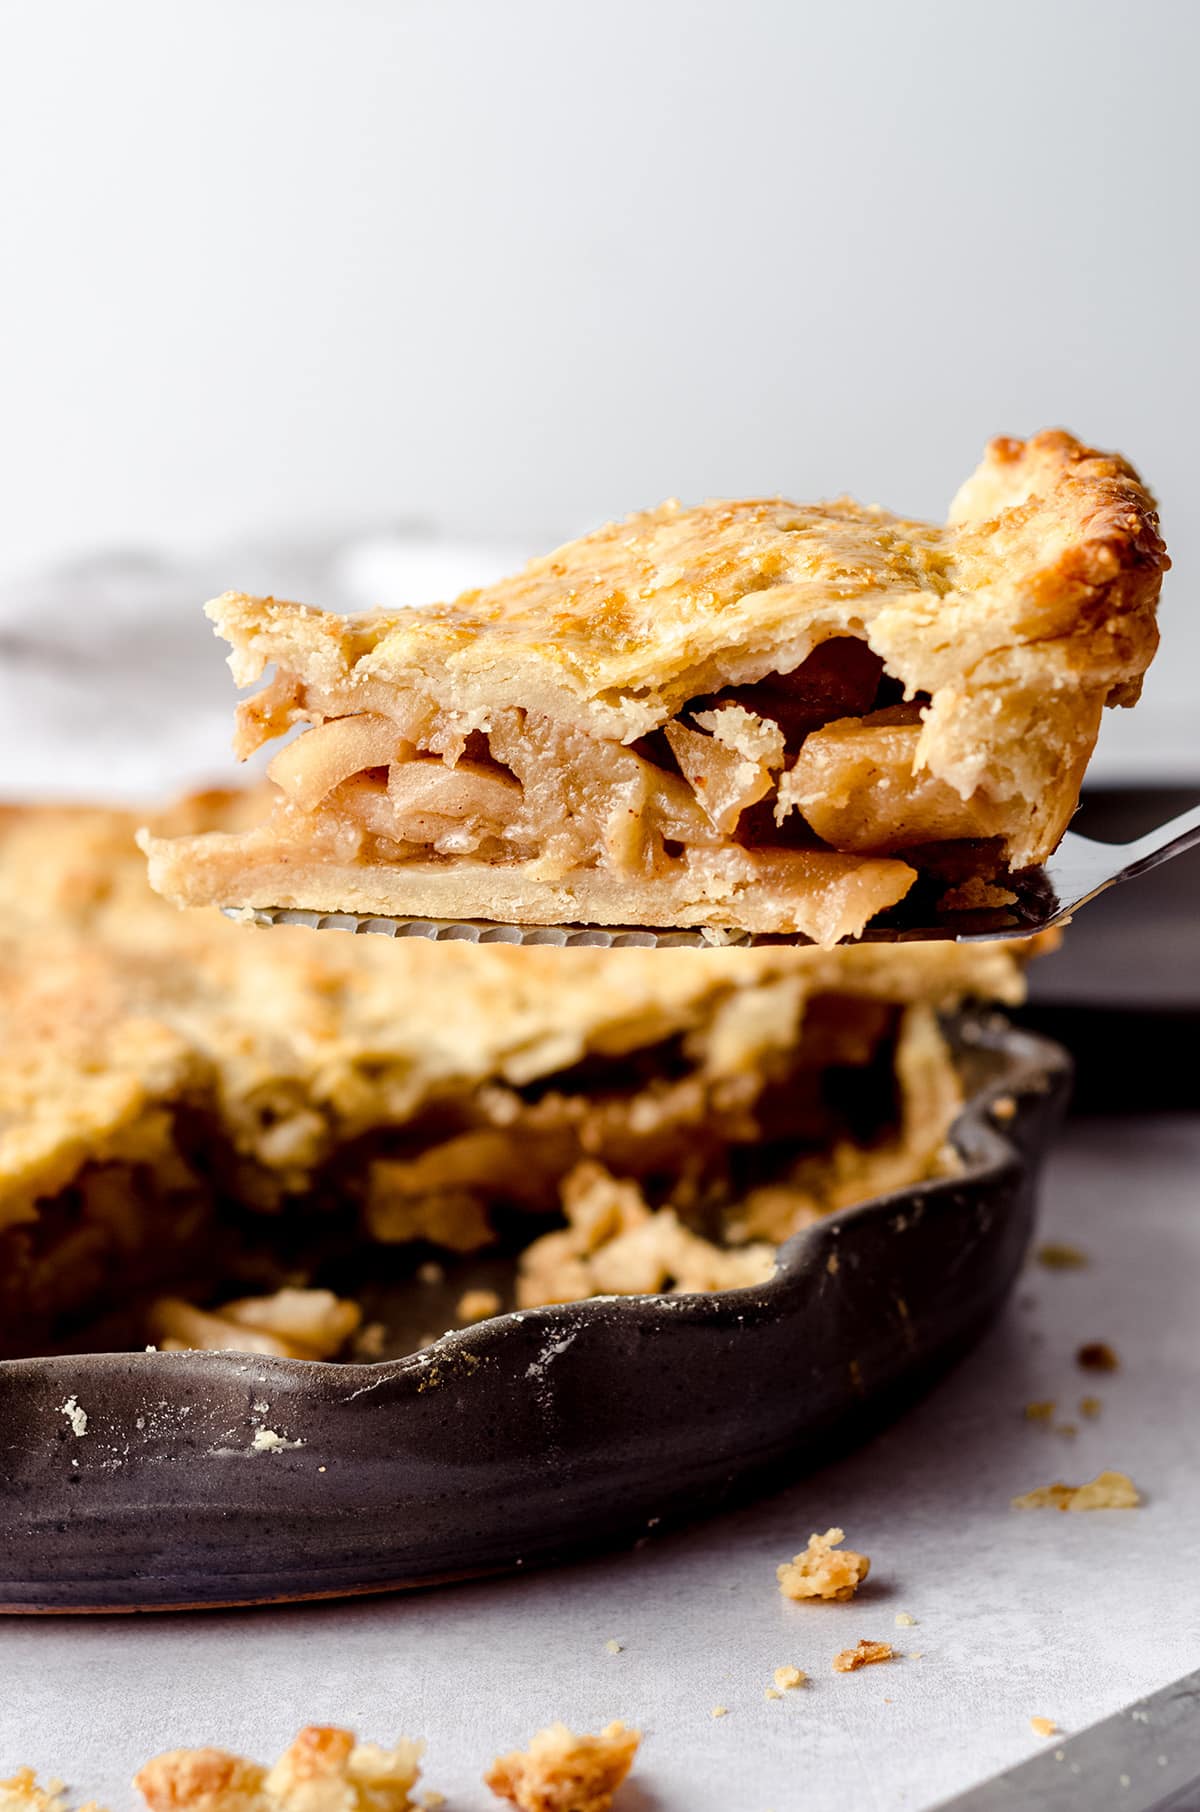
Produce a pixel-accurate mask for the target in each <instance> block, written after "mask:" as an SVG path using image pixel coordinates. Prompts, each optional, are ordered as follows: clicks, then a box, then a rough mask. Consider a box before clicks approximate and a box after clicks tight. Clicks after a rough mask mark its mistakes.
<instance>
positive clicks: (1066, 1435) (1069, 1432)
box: [1054, 1422, 1079, 1441]
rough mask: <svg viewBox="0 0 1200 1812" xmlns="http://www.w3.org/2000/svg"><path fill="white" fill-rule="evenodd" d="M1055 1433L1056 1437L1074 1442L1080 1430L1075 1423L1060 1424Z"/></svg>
mask: <svg viewBox="0 0 1200 1812" xmlns="http://www.w3.org/2000/svg"><path fill="white" fill-rule="evenodd" d="M1054 1432H1055V1434H1056V1435H1061V1436H1062V1438H1063V1440H1064V1441H1073V1440H1074V1439H1075V1437H1076V1435H1077V1434H1078V1433H1079V1428H1078V1426H1077V1424H1076V1423H1074V1422H1060V1423H1059V1424H1058V1426H1057V1427H1056V1428H1055V1430H1054Z"/></svg>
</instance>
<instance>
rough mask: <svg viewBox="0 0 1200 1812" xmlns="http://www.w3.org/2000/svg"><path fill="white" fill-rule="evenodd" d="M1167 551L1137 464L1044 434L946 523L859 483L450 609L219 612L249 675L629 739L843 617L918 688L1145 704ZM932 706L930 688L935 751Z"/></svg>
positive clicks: (994, 458) (649, 541)
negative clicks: (1142, 697)
mask: <svg viewBox="0 0 1200 1812" xmlns="http://www.w3.org/2000/svg"><path fill="white" fill-rule="evenodd" d="M1166 566H1167V560H1166V555H1165V550H1164V546H1163V542H1162V540H1161V538H1160V536H1159V534H1158V517H1157V514H1156V511H1155V506H1154V501H1153V499H1152V498H1151V496H1150V494H1149V492H1148V491H1147V490H1146V489H1145V487H1144V486H1143V485H1142V483H1141V482H1140V480H1139V478H1138V476H1137V473H1136V472H1135V471H1134V469H1133V467H1132V466H1130V465H1128V464H1127V463H1126V462H1125V461H1124V460H1123V459H1121V458H1119V457H1117V456H1116V455H1112V454H1106V453H1101V452H1099V451H1097V450H1096V449H1095V448H1091V447H1087V446H1084V445H1082V444H1081V443H1080V442H1079V441H1077V440H1075V439H1074V438H1073V437H1072V436H1071V435H1069V434H1067V433H1065V432H1063V431H1062V430H1050V431H1047V432H1044V433H1041V434H1037V435H1035V436H1033V438H1032V439H1030V440H1028V441H1020V440H1012V439H998V440H994V441H992V442H991V444H990V445H989V447H988V449H987V451H986V453H985V455H984V460H983V463H982V465H981V466H980V467H979V469H978V471H977V472H976V473H975V474H974V476H973V477H972V478H970V479H968V480H967V482H966V484H964V485H963V487H962V489H961V490H960V491H959V493H958V496H957V497H956V499H955V502H954V504H953V506H952V508H951V511H950V517H949V522H948V524H947V526H946V527H944V528H939V527H935V526H933V525H931V524H929V523H924V522H914V521H909V520H906V519H905V518H903V517H900V516H895V515H892V514H891V513H890V512H888V511H886V510H883V509H881V508H879V507H878V506H875V505H872V506H867V507H864V506H862V505H860V504H857V503H853V502H851V501H850V500H849V499H842V500H839V501H838V502H835V503H828V504H821V505H817V506H813V507H807V506H801V505H797V504H794V503H788V502H785V501H784V500H783V499H780V498H768V499H759V500H752V501H747V502H714V503H706V504H702V505H701V506H699V507H698V508H696V509H684V508H683V507H682V506H681V505H680V504H678V503H676V502H670V503H666V504H663V505H662V506H661V507H659V508H658V509H654V510H646V511H643V512H641V513H640V514H637V515H633V516H630V517H628V518H626V520H625V521H623V522H616V523H610V524H609V525H608V526H607V527H605V528H602V529H599V530H597V531H596V532H595V533H594V534H590V535H585V536H583V537H582V538H581V539H580V540H578V541H573V542H569V543H568V544H567V545H566V546H565V547H561V548H558V549H557V550H556V551H555V552H554V553H551V554H546V555H544V556H542V557H541V558H540V559H536V560H533V561H531V562H530V563H529V565H528V566H526V567H525V568H524V569H523V571H521V572H519V573H517V574H516V575H514V576H513V577H512V578H509V579H505V580H502V581H501V582H500V583H499V584H496V585H492V586H488V587H485V588H484V589H482V590H477V591H470V592H465V593H464V594H463V595H462V596H461V597H459V598H457V599H456V600H455V601H454V602H453V603H449V604H441V605H434V606H430V607H429V608H426V609H421V610H403V611H396V612H386V611H381V612H378V613H376V614H372V615H364V616H349V617H341V616H335V615H332V614H330V613H327V612H324V611H321V610H316V609H313V608H310V607H309V606H306V605H303V604H291V603H285V602H282V601H277V600H276V599H274V598H251V597H247V596H245V595H244V594H242V593H237V592H230V593H227V594H226V595H225V596H224V597H221V598H218V599H217V600H216V601H215V602H214V603H212V604H210V605H209V606H208V614H209V616H210V617H211V618H212V620H213V622H214V623H215V624H216V626H217V629H218V632H219V633H220V634H221V635H223V636H224V637H225V638H226V639H227V640H228V641H230V642H231V643H232V645H233V654H232V655H231V657H230V667H231V669H232V671H233V675H234V678H235V680H236V681H237V683H238V685H239V686H248V685H251V684H253V683H254V682H255V681H256V680H258V679H259V678H260V677H261V676H262V673H263V671H264V669H265V668H266V666H267V665H268V664H269V663H272V662H274V663H277V664H278V665H279V666H281V667H284V668H287V669H288V670H289V671H292V672H296V673H299V674H301V675H302V676H303V677H304V678H305V679H306V680H309V681H311V682H313V683H315V684H318V685H325V686H333V685H344V684H345V683H347V682H350V683H351V684H353V683H356V682H357V683H359V684H361V685H363V686H366V685H367V684H368V683H369V682H370V681H371V680H372V679H383V680H385V681H387V682H388V683H390V684H394V685H399V686H405V687H415V688H417V689H420V690H422V691H427V692H429V693H430V694H432V696H433V697H434V698H435V699H436V700H437V701H438V703H439V704H442V705H445V706H451V707H455V708H458V709H464V710H468V711H469V710H473V709H474V710H480V711H483V712H488V711H490V710H493V709H495V708H497V707H499V706H502V705H508V704H511V705H517V706H520V707H522V708H524V709H539V710H544V711H545V712H546V713H547V714H548V715H550V716H553V717H559V718H565V719H568V720H570V721H571V722H573V723H574V724H576V725H577V726H578V727H580V728H582V729H589V730H591V731H593V732H594V733H596V734H598V735H601V736H605V737H610V738H615V739H617V740H619V741H622V742H629V741H632V740H633V739H634V738H636V737H639V736H644V735H646V734H647V733H648V732H649V731H651V730H654V729H656V728H658V727H659V726H660V725H662V724H663V723H665V722H666V720H667V719H668V718H669V717H671V716H673V715H674V713H675V712H676V711H678V710H679V708H680V707H681V706H682V705H684V704H686V703H687V701H688V700H689V699H692V698H695V697H697V696H699V695H702V694H708V693H712V692H714V691H717V690H718V689H720V688H721V687H723V686H729V685H734V684H748V683H753V682H754V681H756V680H759V679H762V678H763V677H764V676H765V675H767V674H768V673H775V672H778V673H788V672H791V671H792V670H793V669H794V668H796V667H797V666H799V664H800V662H801V661H802V660H803V659H804V657H805V655H806V654H808V653H809V652H810V651H811V649H812V648H813V647H815V646H816V645H817V644H818V643H819V642H821V641H824V640H826V639H828V638H830V637H832V636H838V635H847V634H862V635H865V639H866V640H867V641H868V642H869V643H870V644H871V646H872V647H873V648H874V649H875V650H876V652H877V653H879V654H880V655H882V656H883V658H884V660H885V661H886V663H887V667H888V671H889V672H890V673H892V674H893V675H894V676H895V677H896V678H898V679H900V680H902V681H903V682H904V683H905V685H906V687H907V688H908V690H909V691H910V692H928V693H930V694H936V693H938V692H939V691H941V690H942V689H943V688H945V687H951V688H954V689H957V688H959V687H962V686H966V688H967V689H968V690H970V691H972V692H976V691H979V690H980V689H981V688H983V687H985V686H990V685H1015V686H1020V687H1024V686H1026V685H1030V684H1033V685H1057V684H1062V683H1083V684H1087V685H1088V686H1095V687H1097V688H1099V689H1100V690H1101V691H1102V692H1103V694H1104V697H1105V699H1106V700H1108V701H1110V702H1113V703H1119V704H1132V703H1133V702H1134V700H1135V699H1136V697H1137V693H1138V689H1139V686H1140V682H1141V676H1142V674H1143V672H1144V670H1145V668H1146V666H1147V664H1148V663H1149V660H1150V658H1151V656H1152V654H1153V652H1154V649H1155V646H1156V641H1157V636H1156V630H1155V623H1154V608H1155V602H1156V599H1157V596H1158V589H1159V581H1160V577H1161V574H1162V572H1163V571H1164V570H1165V568H1166ZM938 715H939V713H938V708H937V704H936V700H935V705H934V710H933V713H932V720H927V729H928V742H929V745H930V746H929V749H928V750H927V752H926V753H927V756H929V757H932V755H933V754H934V752H935V748H936V744H937V743H938V741H939V739H940V726H939V724H938V723H937V718H938ZM935 765H936V764H935Z"/></svg>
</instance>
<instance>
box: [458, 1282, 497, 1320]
mask: <svg viewBox="0 0 1200 1812" xmlns="http://www.w3.org/2000/svg"><path fill="white" fill-rule="evenodd" d="M501 1306H502V1305H501V1302H500V1297H499V1294H498V1292H497V1291H495V1290H464V1291H463V1293H462V1295H461V1296H460V1297H459V1299H458V1306H457V1307H456V1309H455V1311H454V1313H455V1315H456V1316H457V1317H458V1319H459V1321H465V1322H471V1321H487V1320H488V1319H489V1318H490V1317H491V1316H492V1315H498V1314H499V1313H500V1309H501Z"/></svg>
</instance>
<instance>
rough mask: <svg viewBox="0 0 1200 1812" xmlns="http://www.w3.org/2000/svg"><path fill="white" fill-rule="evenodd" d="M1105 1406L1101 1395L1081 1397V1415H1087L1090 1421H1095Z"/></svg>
mask: <svg viewBox="0 0 1200 1812" xmlns="http://www.w3.org/2000/svg"><path fill="white" fill-rule="evenodd" d="M1103 1408H1104V1405H1103V1403H1102V1402H1101V1401H1100V1399H1099V1397H1080V1399H1079V1413H1080V1415H1081V1416H1086V1417H1087V1418H1088V1420H1089V1421H1092V1422H1094V1421H1095V1419H1096V1417H1097V1416H1098V1415H1099V1414H1100V1411H1101V1410H1102V1409H1103Z"/></svg>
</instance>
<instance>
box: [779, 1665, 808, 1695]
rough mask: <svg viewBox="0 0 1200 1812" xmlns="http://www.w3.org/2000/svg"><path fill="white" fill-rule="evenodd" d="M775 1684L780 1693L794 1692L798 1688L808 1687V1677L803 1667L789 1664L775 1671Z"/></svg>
mask: <svg viewBox="0 0 1200 1812" xmlns="http://www.w3.org/2000/svg"><path fill="white" fill-rule="evenodd" d="M775 1684H776V1686H777V1687H778V1688H779V1690H780V1692H794V1691H795V1689H796V1688H797V1687H798V1686H807V1685H808V1675H807V1674H806V1673H805V1671H804V1669H803V1668H802V1667H792V1666H791V1665H790V1663H789V1664H787V1665H785V1666H783V1667H777V1668H776V1669H775Z"/></svg>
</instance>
